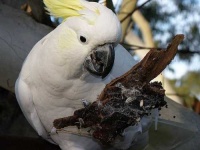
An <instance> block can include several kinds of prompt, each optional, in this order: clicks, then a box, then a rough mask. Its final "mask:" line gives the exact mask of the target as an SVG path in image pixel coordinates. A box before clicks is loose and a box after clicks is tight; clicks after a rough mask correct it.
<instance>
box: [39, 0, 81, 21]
mask: <svg viewBox="0 0 200 150" xmlns="http://www.w3.org/2000/svg"><path fill="white" fill-rule="evenodd" d="M43 1H44V4H45V5H46V10H47V11H48V12H49V13H50V15H52V16H54V17H57V18H59V17H61V18H63V19H66V18H68V17H71V16H80V15H81V14H80V13H79V11H81V10H83V9H84V6H82V4H81V2H80V0H43Z"/></svg>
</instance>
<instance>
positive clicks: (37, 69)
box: [15, 0, 141, 150]
mask: <svg viewBox="0 0 200 150" xmlns="http://www.w3.org/2000/svg"><path fill="white" fill-rule="evenodd" d="M44 3H45V5H46V8H47V10H48V11H49V12H50V14H51V15H53V16H55V17H62V18H64V21H63V23H61V24H60V25H59V26H58V27H57V28H56V29H55V30H53V31H52V32H51V33H49V34H48V35H46V36H45V37H44V38H43V39H41V40H40V41H39V42H38V43H37V44H36V45H35V46H34V47H33V49H32V50H31V52H30V53H29V55H28V56H27V58H26V60H25V62H24V64H23V67H22V70H21V72H20V75H19V78H18V79H17V81H16V86H15V87H16V88H15V91H16V96H17V100H18V103H19V105H20V107H21V109H22V111H23V113H24V115H25V117H26V119H27V120H28V121H29V123H30V124H31V125H32V127H33V128H34V129H35V130H36V131H37V133H38V134H39V135H40V136H42V137H43V138H44V139H46V140H48V141H50V142H52V143H55V144H58V145H59V146H60V148H61V149H63V150H98V149H104V148H102V147H101V145H100V144H99V143H98V142H97V141H95V140H94V139H93V138H92V137H90V136H88V135H87V134H85V133H84V129H82V130H81V131H80V130H78V129H76V128H75V127H74V128H69V129H66V130H63V131H62V130H61V131H57V132H56V133H54V132H53V131H52V130H53V121H54V119H57V118H61V117H66V116H71V115H73V112H74V111H75V110H76V109H79V108H82V107H83V104H82V102H83V99H84V100H86V101H88V102H93V101H95V100H96V99H97V96H98V95H99V94H100V93H101V91H102V90H103V88H104V87H105V84H106V83H109V82H110V81H111V80H112V79H114V78H116V77H118V76H120V75H122V74H124V73H125V72H126V71H128V70H129V69H130V68H131V67H132V66H133V65H134V64H135V62H134V60H133V59H132V57H131V55H130V54H129V53H128V52H127V51H126V50H125V49H124V48H123V47H122V46H120V45H119V44H118V43H119V40H120V36H121V27H120V22H119V21H118V18H117V17H116V15H115V14H114V13H113V12H112V11H111V10H109V9H108V8H106V7H105V6H102V5H101V4H98V3H94V2H87V1H83V0H44ZM140 130H141V129H140V126H132V127H129V128H127V129H126V130H125V131H124V138H122V139H116V142H114V143H113V147H117V148H119V149H127V148H129V147H130V145H131V143H132V141H133V140H134V139H135V137H136V134H137V133H138V132H139V131H140Z"/></svg>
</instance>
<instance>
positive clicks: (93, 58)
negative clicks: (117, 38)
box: [84, 44, 115, 78]
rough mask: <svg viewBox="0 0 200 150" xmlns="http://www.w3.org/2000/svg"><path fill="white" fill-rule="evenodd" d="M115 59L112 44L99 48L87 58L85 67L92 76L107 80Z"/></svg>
mask: <svg viewBox="0 0 200 150" xmlns="http://www.w3.org/2000/svg"><path fill="white" fill-rule="evenodd" d="M114 59H115V51H114V47H113V45H112V44H105V45H102V46H98V47H97V48H95V49H94V50H92V51H91V52H90V53H89V55H88V56H87V57H86V59H85V62H84V67H85V68H86V69H87V71H88V72H90V73H91V74H94V75H97V76H101V77H102V78H105V77H106V76H107V75H108V74H109V73H110V71H111V69H112V67H113V64H114Z"/></svg>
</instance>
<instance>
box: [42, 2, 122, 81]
mask: <svg viewBox="0 0 200 150" xmlns="http://www.w3.org/2000/svg"><path fill="white" fill-rule="evenodd" d="M44 3H45V5H46V8H47V10H48V11H49V13H50V15H52V16H54V17H61V18H63V19H64V21H63V23H62V24H61V25H59V26H58V27H57V28H58V29H56V30H57V35H56V36H55V38H56V39H57V43H58V44H57V46H58V47H57V49H58V51H61V52H59V53H60V54H61V55H63V57H65V59H66V62H67V63H70V65H71V66H72V67H77V70H78V69H79V71H80V67H82V68H84V69H85V70H87V71H88V72H89V73H91V74H93V75H96V76H101V77H102V78H104V77H105V76H107V75H108V74H109V72H110V71H111V69H112V66H113V64H114V58H115V50H114V48H115V46H116V45H117V44H118V42H119V40H120V36H121V26H120V22H119V20H118V19H117V16H116V15H115V14H114V13H113V12H112V11H111V10H110V9H108V8H106V7H105V6H103V5H101V4H98V3H94V2H87V1H83V0H44Z"/></svg>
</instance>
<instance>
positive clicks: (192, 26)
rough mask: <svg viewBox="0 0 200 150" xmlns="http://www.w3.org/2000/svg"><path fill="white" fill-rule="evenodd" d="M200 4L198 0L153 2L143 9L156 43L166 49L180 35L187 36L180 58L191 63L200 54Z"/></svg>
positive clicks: (182, 45) (181, 47)
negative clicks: (176, 35)
mask: <svg viewBox="0 0 200 150" xmlns="http://www.w3.org/2000/svg"><path fill="white" fill-rule="evenodd" d="M199 7H200V2H199V1H198V0H183V1H181V0H176V1H173V0H168V1H158V0H157V1H151V2H150V3H149V4H148V5H145V7H143V8H142V10H141V11H142V13H143V15H144V16H145V18H146V19H147V20H148V21H149V23H150V25H151V29H152V32H153V35H154V39H155V42H156V43H159V45H158V46H159V47H164V46H165V45H166V43H167V42H169V40H170V39H171V38H172V37H173V36H174V35H175V34H178V33H183V34H184V35H185V40H184V42H183V43H182V44H181V46H180V52H179V53H178V54H179V58H181V59H182V60H187V61H190V59H191V58H192V56H193V55H194V54H196V53H198V54H199V53H200V48H199V45H200V25H199V24H200V17H199V15H198V14H199V13H200V9H199Z"/></svg>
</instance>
